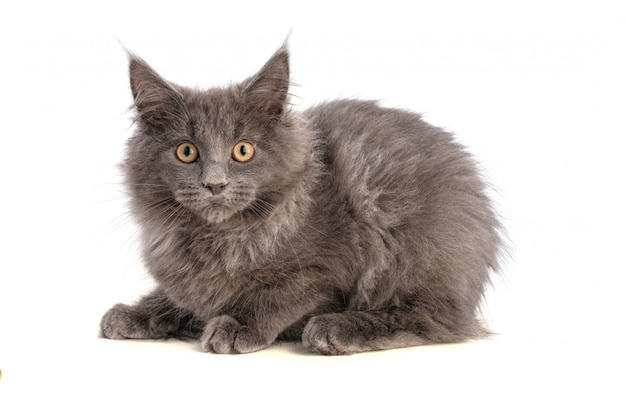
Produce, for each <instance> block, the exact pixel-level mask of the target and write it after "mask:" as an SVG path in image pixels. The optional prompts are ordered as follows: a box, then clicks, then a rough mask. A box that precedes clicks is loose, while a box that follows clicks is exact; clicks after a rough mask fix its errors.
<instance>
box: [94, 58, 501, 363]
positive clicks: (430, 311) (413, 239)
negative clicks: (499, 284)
mask: <svg viewBox="0 0 626 417" xmlns="http://www.w3.org/2000/svg"><path fill="white" fill-rule="evenodd" d="M130 83H131V89H132V93H133V96H134V102H135V107H136V111H137V124H138V130H137V133H136V135H135V136H134V137H132V138H131V139H130V140H129V142H128V150H127V151H128V153H127V158H126V160H125V163H124V165H123V166H124V170H125V174H126V179H127V185H128V187H129V190H130V195H131V202H132V210H133V213H134V215H135V218H136V220H137V221H138V223H139V225H140V226H141V230H142V237H143V258H144V261H145V265H146V267H147V269H148V270H149V272H150V273H151V275H152V276H153V277H154V278H155V280H156V282H157V284H158V285H157V287H156V289H155V290H154V291H153V292H152V293H150V294H148V295H146V296H145V297H143V298H142V299H140V301H139V302H138V303H137V304H135V305H125V304H117V305H115V306H113V307H112V308H111V309H110V310H109V311H108V312H107V313H106V314H105V315H104V317H103V318H102V322H101V324H100V336H101V337H105V338H111V339H152V338H168V337H177V338H193V339H199V343H200V348H201V349H202V350H203V351H208V352H215V353H246V352H254V351H257V350H260V349H263V348H265V347H267V346H269V345H271V344H272V343H273V342H274V341H275V340H299V339H301V340H302V342H303V344H304V346H305V347H306V348H308V349H309V350H311V351H312V352H316V353H321V354H328V355H337V354H350V353H355V352H363V351H370V350H378V349H390V348H399V347H405V346H414V345H421V344H431V343H445V342H458V341H463V340H467V339H473V338H478V337H482V336H485V335H487V334H488V331H487V330H486V329H485V328H484V327H483V326H482V325H481V323H480V320H479V319H478V317H477V316H478V308H479V304H480V302H481V300H482V297H483V294H484V291H485V287H486V286H487V285H488V284H489V274H490V270H497V269H498V258H499V252H500V248H501V246H502V239H501V227H500V223H499V221H498V219H497V216H496V215H495V213H494V210H493V208H492V205H491V203H490V200H489V198H488V196H487V189H486V185H485V182H484V181H483V180H482V179H481V177H480V175H479V170H478V168H477V166H476V164H475V162H474V161H473V159H472V157H471V156H470V155H469V154H468V153H467V152H466V151H465V150H464V149H463V147H462V146H460V145H459V144H457V143H456V142H455V141H454V140H453V138H452V136H451V135H450V134H448V133H446V132H444V131H443V130H441V129H438V128H435V127H433V126H431V125H429V124H427V123H426V122H424V121H423V120H422V119H421V118H420V116H419V115H416V114H413V113H409V112H406V111H401V110H394V109H388V108H383V107H380V106H379V105H377V104H376V103H375V102H369V101H356V100H339V101H331V102H328V103H325V104H322V105H319V106H315V107H312V108H310V109H308V110H306V111H304V112H303V113H301V114H299V113H297V112H295V111H293V110H292V109H290V108H289V103H288V89H289V85H290V78H289V53H288V50H287V48H286V47H284V46H283V47H282V48H280V49H279V50H278V51H277V52H276V53H275V54H274V55H273V56H272V58H271V59H270V60H269V61H268V62H267V63H266V64H265V66H264V67H263V68H262V69H261V70H260V71H259V72H258V73H257V74H256V75H254V76H253V77H251V78H249V79H247V80H245V81H243V82H241V83H238V84H234V85H231V86H229V87H227V88H214V89H209V90H207V91H197V90H192V89H189V88H185V87H181V86H178V85H175V84H173V83H170V82H168V81H166V80H164V79H163V78H161V77H160V76H159V75H158V74H157V73H156V72H155V71H154V70H153V69H151V68H150V67H149V66H148V65H147V64H146V63H145V62H144V61H143V60H141V59H139V58H137V57H136V56H133V55H131V56H130Z"/></svg>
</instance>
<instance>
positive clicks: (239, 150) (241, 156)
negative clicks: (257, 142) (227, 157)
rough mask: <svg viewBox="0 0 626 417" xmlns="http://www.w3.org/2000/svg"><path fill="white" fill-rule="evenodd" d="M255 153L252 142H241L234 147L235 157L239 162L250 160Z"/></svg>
mask: <svg viewBox="0 0 626 417" xmlns="http://www.w3.org/2000/svg"><path fill="white" fill-rule="evenodd" d="M253 155H254V146H252V144H251V143H250V142H239V143H238V144H236V145H235V147H234V148H233V159H234V160H235V161H237V162H248V161H249V160H250V159H252V156H253Z"/></svg>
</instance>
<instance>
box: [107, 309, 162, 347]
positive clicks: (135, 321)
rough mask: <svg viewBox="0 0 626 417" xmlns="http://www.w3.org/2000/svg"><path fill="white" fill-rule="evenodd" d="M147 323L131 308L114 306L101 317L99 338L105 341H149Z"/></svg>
mask: <svg viewBox="0 0 626 417" xmlns="http://www.w3.org/2000/svg"><path fill="white" fill-rule="evenodd" d="M147 322H148V320H147V319H146V318H145V317H140V315H139V314H137V312H135V311H134V310H133V308H132V307H130V306H127V305H126V304H116V305H114V306H113V307H111V309H110V310H109V311H107V312H106V313H105V314H104V316H102V320H101V321H100V333H99V336H100V337H102V338H105V339H149V338H151V336H150V334H149V333H150V332H149V331H148V323H147Z"/></svg>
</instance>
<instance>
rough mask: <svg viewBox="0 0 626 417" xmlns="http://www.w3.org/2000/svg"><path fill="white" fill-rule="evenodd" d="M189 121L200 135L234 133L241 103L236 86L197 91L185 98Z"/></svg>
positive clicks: (197, 134)
mask: <svg viewBox="0 0 626 417" xmlns="http://www.w3.org/2000/svg"><path fill="white" fill-rule="evenodd" d="M185 104H186V107H187V113H188V115H189V118H190V120H189V123H190V125H191V126H192V128H193V130H194V134H195V135H196V136H199V137H207V136H208V137H215V136H223V135H232V134H233V132H234V130H235V127H236V123H237V120H238V119H239V113H240V108H241V105H240V103H239V94H238V92H237V91H235V89H234V88H224V89H221V88H215V89H210V90H205V91H196V92H192V93H190V94H188V95H187V97H186V98H185Z"/></svg>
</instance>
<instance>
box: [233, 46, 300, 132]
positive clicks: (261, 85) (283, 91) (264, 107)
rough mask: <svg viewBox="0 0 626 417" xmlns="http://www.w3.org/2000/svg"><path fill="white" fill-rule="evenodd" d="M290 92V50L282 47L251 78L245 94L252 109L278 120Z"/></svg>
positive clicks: (271, 119) (272, 119) (270, 118)
mask: <svg viewBox="0 0 626 417" xmlns="http://www.w3.org/2000/svg"><path fill="white" fill-rule="evenodd" d="M288 93H289V51H288V50H287V48H286V47H285V46H283V47H281V48H280V49H279V50H278V51H276V52H275V53H274V55H273V56H272V57H271V58H270V59H269V61H267V63H266V64H265V65H264V66H263V68H262V69H261V70H260V71H259V72H258V73H257V74H256V75H255V76H254V77H252V78H251V79H250V81H249V82H248V84H247V85H246V87H245V88H244V91H243V94H244V97H245V100H246V101H247V103H248V104H249V105H250V106H251V107H252V111H255V112H257V114H260V115H261V116H264V117H266V118H268V119H269V120H270V121H273V122H274V121H277V120H279V119H280V118H281V116H282V114H283V112H284V110H285V107H286V106H287V96H288Z"/></svg>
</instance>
